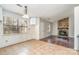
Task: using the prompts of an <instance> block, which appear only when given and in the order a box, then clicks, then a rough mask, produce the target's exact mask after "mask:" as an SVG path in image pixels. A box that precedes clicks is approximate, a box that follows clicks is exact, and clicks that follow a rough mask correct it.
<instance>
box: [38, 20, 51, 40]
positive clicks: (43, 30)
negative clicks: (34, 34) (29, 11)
mask: <svg viewBox="0 0 79 59" xmlns="http://www.w3.org/2000/svg"><path fill="white" fill-rule="evenodd" d="M49 24H50V27H51V28H50V32H49V31H48V26H49ZM51 35H52V23H51V22H48V21H46V20H43V19H41V20H40V35H39V36H40V39H42V38H46V37H48V36H51Z"/></svg>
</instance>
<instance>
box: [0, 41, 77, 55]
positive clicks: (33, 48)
mask: <svg viewBox="0 0 79 59" xmlns="http://www.w3.org/2000/svg"><path fill="white" fill-rule="evenodd" d="M0 55H77V52H76V51H74V50H73V49H70V48H66V47H63V46H60V45H56V44H51V43H47V42H43V41H39V40H29V41H26V42H22V43H19V44H15V45H11V46H8V47H5V48H1V49H0Z"/></svg>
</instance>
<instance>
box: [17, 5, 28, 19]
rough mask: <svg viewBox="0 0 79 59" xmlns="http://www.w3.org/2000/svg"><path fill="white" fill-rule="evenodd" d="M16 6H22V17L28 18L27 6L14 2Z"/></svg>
mask: <svg viewBox="0 0 79 59" xmlns="http://www.w3.org/2000/svg"><path fill="white" fill-rule="evenodd" d="M16 5H17V6H19V7H24V8H25V10H24V13H25V14H24V15H23V16H22V17H23V18H29V16H28V15H27V6H22V5H21V4H16Z"/></svg>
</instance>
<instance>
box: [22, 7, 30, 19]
mask: <svg viewBox="0 0 79 59" xmlns="http://www.w3.org/2000/svg"><path fill="white" fill-rule="evenodd" d="M24 7H25V10H24V12H25V14H24V15H23V16H22V17H23V18H27V19H28V18H29V16H28V14H27V6H24Z"/></svg>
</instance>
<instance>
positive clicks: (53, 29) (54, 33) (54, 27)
mask: <svg viewBox="0 0 79 59" xmlns="http://www.w3.org/2000/svg"><path fill="white" fill-rule="evenodd" d="M52 25H53V26H52V27H53V28H52V35H58V24H57V21H54V22H53V24H52Z"/></svg>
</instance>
